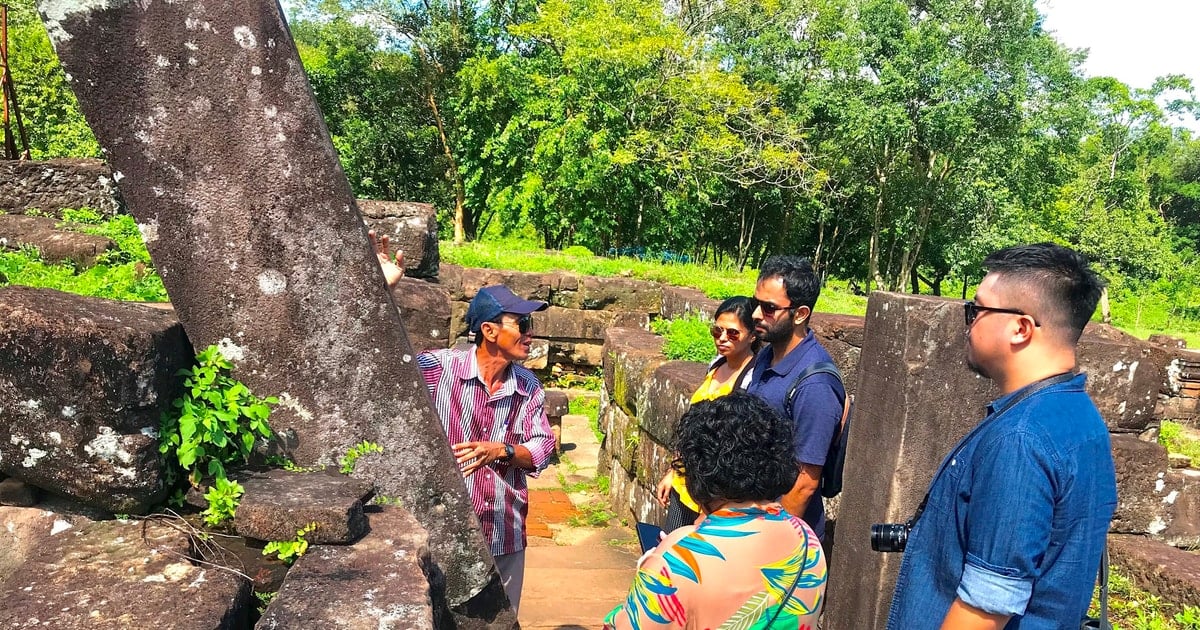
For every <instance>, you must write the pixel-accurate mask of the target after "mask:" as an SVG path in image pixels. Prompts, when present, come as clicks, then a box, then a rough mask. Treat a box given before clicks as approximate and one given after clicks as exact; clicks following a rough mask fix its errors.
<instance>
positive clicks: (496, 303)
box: [467, 284, 550, 341]
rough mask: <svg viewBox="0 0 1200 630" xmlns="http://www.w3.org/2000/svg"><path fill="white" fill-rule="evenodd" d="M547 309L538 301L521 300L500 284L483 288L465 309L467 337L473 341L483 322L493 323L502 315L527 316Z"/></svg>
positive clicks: (546, 305)
mask: <svg viewBox="0 0 1200 630" xmlns="http://www.w3.org/2000/svg"><path fill="white" fill-rule="evenodd" d="M549 307H550V305H549V304H547V303H545V302H542V301H539V300H522V299H521V298H519V297H517V296H516V294H515V293H513V292H512V291H510V290H509V288H508V287H506V286H504V285H502V284H494V285H492V286H490V287H484V288H482V289H480V290H479V292H478V293H476V294H475V297H474V298H472V299H471V305H470V306H468V307H467V332H468V337H469V338H471V340H472V341H473V340H474V339H475V338H476V337H478V336H479V328H480V326H482V325H483V323H484V322H490V321H493V320H495V319H496V318H497V317H500V315H502V314H504V313H511V314H513V315H528V314H530V313H534V312H537V311H544V310H546V309H547V308H549Z"/></svg>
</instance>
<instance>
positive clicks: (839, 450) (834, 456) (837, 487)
mask: <svg viewBox="0 0 1200 630" xmlns="http://www.w3.org/2000/svg"><path fill="white" fill-rule="evenodd" d="M813 374H830V375H832V376H833V377H834V378H836V379H837V380H838V383H841V385H842V392H843V394H844V398H843V399H842V421H841V423H840V424H839V425H838V431H837V434H836V435H835V437H834V440H833V443H832V444H830V445H829V455H828V456H827V457H826V458H825V465H824V466H823V467H822V468H821V496H823V497H825V498H827V499H832V498H833V497H836V496H837V495H839V494H841V492H842V469H843V468H845V466H846V436H847V435H848V434H849V432H850V410H851V409H852V408H853V407H854V397H853V396H851V395H850V394H849V392H846V382H845V381H843V380H842V373H841V372H840V371H838V369H837V366H836V365H834V364H832V363H830V362H828V361H821V362H819V363H814V364H812V365H810V366H808V367H807V368H805V369H804V371H803V372H800V374H799V376H797V377H796V380H794V381H792V386H791V387H790V388H789V389H788V393H787V398H786V399H784V402H783V409H784V413H785V414H787V418H788V419H791V418H792V411H793V406H792V404H793V400H794V399H795V398H796V391H797V390H799V389H800V384H801V383H803V382H804V379H806V378H808V377H810V376H812V375H813Z"/></svg>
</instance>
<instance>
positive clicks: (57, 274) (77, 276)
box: [0, 208, 167, 302]
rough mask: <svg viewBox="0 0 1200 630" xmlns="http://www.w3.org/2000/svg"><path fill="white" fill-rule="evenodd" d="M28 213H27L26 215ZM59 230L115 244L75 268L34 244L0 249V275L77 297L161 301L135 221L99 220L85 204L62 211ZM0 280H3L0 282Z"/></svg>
mask: <svg viewBox="0 0 1200 630" xmlns="http://www.w3.org/2000/svg"><path fill="white" fill-rule="evenodd" d="M26 214H29V213H26ZM62 215H63V222H62V223H61V224H60V225H59V227H60V228H62V229H66V230H72V231H77V232H85V233H88V234H96V235H99V236H104V237H107V238H110V239H112V240H113V241H114V242H115V243H116V245H117V247H116V249H115V250H110V251H107V252H105V253H103V254H101V255H100V257H99V259H98V260H97V264H96V265H95V266H93V267H89V268H87V269H83V270H79V269H77V268H76V267H75V266H74V265H73V264H71V263H69V262H66V263H62V264H54V265H51V264H48V263H46V262H44V261H42V258H41V254H40V253H39V252H38V251H37V249H36V248H32V247H26V248H22V249H21V250H19V251H16V252H3V251H0V276H3V277H5V278H7V282H8V283H10V284H16V285H21V286H30V287H40V288H47V289H58V290H59V291H66V292H68V293H75V294H78V295H89V296H93V297H103V298H109V299H114V300H127V301H137V302H165V301H166V300H167V291H166V289H165V288H164V287H163V283H162V278H160V277H159V275H158V273H157V272H156V271H155V270H154V267H153V266H152V265H151V262H150V254H149V253H148V252H147V251H146V245H145V244H144V243H143V242H142V236H141V233H140V232H139V231H138V227H137V223H136V222H135V221H134V219H133V217H131V216H129V215H118V216H115V217H113V218H111V219H103V218H102V217H101V216H100V215H99V214H97V213H96V212H95V211H93V210H91V209H88V208H81V209H79V210H71V209H65V210H63V211H62ZM0 283H3V281H0Z"/></svg>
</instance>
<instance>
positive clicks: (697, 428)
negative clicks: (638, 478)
mask: <svg viewBox="0 0 1200 630" xmlns="http://www.w3.org/2000/svg"><path fill="white" fill-rule="evenodd" d="M793 439H794V438H793V435H792V426H791V424H790V423H789V422H788V421H787V420H784V419H783V418H782V417H780V416H779V415H778V414H776V413H775V411H774V410H772V409H771V408H770V407H769V406H767V404H766V403H764V402H763V401H762V400H760V399H759V398H757V397H756V396H751V395H749V394H745V393H742V392H734V393H731V394H729V395H728V396H722V397H720V398H716V399H714V400H707V401H703V402H698V403H696V404H694V405H692V407H691V409H688V410H687V413H685V414H683V417H682V418H680V419H679V425H678V426H677V427H676V430H675V452H676V453H678V454H679V455H678V456H677V457H676V458H675V460H674V461H672V462H671V466H672V468H674V469H675V471H676V472H677V473H679V474H682V475H683V476H684V478H685V480H686V483H687V490H688V493H689V494H691V495H692V498H693V499H695V500H696V502H697V503H699V504H700V505H702V506H710V505H712V504H713V503H714V502H718V501H774V500H776V499H778V498H779V497H780V496H781V495H783V494H784V493H786V492H787V491H789V490H791V489H792V486H793V485H794V484H795V483H796V476H797V475H799V474H800V467H799V464H797V463H796V457H795V455H794V454H793V453H792V445H793ZM685 471H686V472H685Z"/></svg>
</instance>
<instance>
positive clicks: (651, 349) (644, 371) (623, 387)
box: [604, 328, 666, 416]
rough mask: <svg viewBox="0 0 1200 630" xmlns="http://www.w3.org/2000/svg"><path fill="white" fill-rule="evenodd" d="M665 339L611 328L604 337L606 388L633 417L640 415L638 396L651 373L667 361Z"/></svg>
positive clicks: (640, 331) (634, 331)
mask: <svg viewBox="0 0 1200 630" xmlns="http://www.w3.org/2000/svg"><path fill="white" fill-rule="evenodd" d="M663 343H664V341H663V338H662V337H659V336H658V335H655V334H653V333H650V332H647V331H645V330H640V329H634V328H610V329H608V331H607V333H606V334H605V337H604V386H605V387H606V388H607V390H608V391H609V392H610V393H611V394H612V398H613V400H614V401H615V402H616V403H617V404H618V405H620V406H621V408H622V409H624V410H625V412H626V413H628V414H629V415H631V416H637V415H638V408H637V405H638V395H639V393H640V392H641V391H642V390H643V389H644V388H645V387H647V386H648V384H649V383H648V381H649V377H650V373H651V372H652V371H653V370H654V369H655V368H657V367H658V366H659V365H661V364H663V363H665V362H666V357H664V356H663V354H662V347H663Z"/></svg>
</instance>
